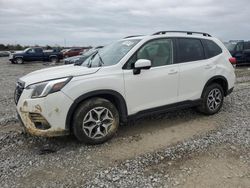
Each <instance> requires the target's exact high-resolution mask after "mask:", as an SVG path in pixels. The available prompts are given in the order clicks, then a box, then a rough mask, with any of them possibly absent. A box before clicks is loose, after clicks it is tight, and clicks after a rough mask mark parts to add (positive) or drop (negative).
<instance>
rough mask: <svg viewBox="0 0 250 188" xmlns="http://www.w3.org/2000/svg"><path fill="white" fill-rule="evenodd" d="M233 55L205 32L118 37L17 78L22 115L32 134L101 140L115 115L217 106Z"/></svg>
mask: <svg viewBox="0 0 250 188" xmlns="http://www.w3.org/2000/svg"><path fill="white" fill-rule="evenodd" d="M232 63H235V58H232V57H231V55H230V53H229V52H228V50H227V49H226V48H225V46H224V45H223V44H222V43H221V42H220V41H219V40H218V39H216V38H214V37H211V35H209V34H207V33H199V32H186V31H161V32H157V33H155V34H153V35H149V36H133V37H127V38H125V39H122V40H119V41H116V42H114V43H112V44H110V45H107V46H105V47H104V48H103V49H100V50H99V51H97V52H96V53H95V54H93V55H92V56H90V57H89V58H88V59H86V62H85V63H83V65H82V66H74V65H64V66H60V67H54V68H49V69H42V70H39V71H35V72H32V73H30V74H28V75H26V76H24V77H22V78H20V79H19V80H18V82H17V87H16V92H15V101H16V104H17V111H18V114H19V117H20V120H21V122H23V125H24V127H25V128H26V130H27V131H28V132H30V133H31V134H33V135H38V136H59V135H65V134H69V133H73V134H74V135H75V136H76V138H77V139H78V140H79V141H82V142H85V143H89V144H99V143H102V142H105V141H107V140H108V139H110V138H111V137H112V136H113V135H114V134H115V132H116V131H117V129H118V126H119V124H120V123H121V122H123V123H124V122H127V121H128V120H129V119H131V118H135V117H140V116H142V115H147V114H154V113H162V112H166V111H169V110H175V109H179V108H185V107H193V106H196V107H197V108H198V109H199V110H200V111H201V112H202V113H204V114H207V115H212V114H215V113H217V112H218V111H219V110H220V109H221V107H222V104H223V99H224V97H226V96H227V95H229V94H230V93H231V92H232V91H233V88H234V82H235V74H234V67H233V66H232Z"/></svg>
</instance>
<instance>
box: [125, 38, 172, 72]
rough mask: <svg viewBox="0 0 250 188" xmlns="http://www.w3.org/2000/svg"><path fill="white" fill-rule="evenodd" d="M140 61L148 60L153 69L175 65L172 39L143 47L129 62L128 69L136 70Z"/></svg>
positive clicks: (154, 41) (153, 42)
mask: <svg viewBox="0 0 250 188" xmlns="http://www.w3.org/2000/svg"><path fill="white" fill-rule="evenodd" d="M138 59H148V60H150V61H151V64H152V67H158V66H164V65H169V64H172V63H173V42H172V40H171V39H156V40H153V41H150V42H148V43H146V44H145V45H144V46H142V47H141V48H140V49H139V50H138V51H137V52H136V53H135V54H134V55H133V56H132V57H131V58H130V60H129V61H128V63H127V66H126V68H127V69H132V68H134V63H135V62H136V61H137V60H138Z"/></svg>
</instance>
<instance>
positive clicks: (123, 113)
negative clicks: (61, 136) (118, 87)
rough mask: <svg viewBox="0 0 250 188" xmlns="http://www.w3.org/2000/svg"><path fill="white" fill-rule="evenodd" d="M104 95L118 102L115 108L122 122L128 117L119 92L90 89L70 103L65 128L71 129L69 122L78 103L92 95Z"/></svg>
mask: <svg viewBox="0 0 250 188" xmlns="http://www.w3.org/2000/svg"><path fill="white" fill-rule="evenodd" d="M105 95H107V96H112V97H113V98H114V99H115V100H116V102H117V103H118V104H117V105H118V106H117V108H118V109H117V110H118V111H119V114H120V118H121V119H120V120H121V121H122V122H126V121H127V117H128V111H127V105H126V101H125V99H124V97H123V96H122V95H121V94H120V93H119V92H117V91H114V90H95V91H91V92H88V93H85V94H83V95H81V96H79V97H78V98H76V99H75V100H74V102H73V103H72V104H71V106H70V108H69V110H68V113H67V117H66V125H65V128H66V130H71V123H72V118H73V115H74V111H75V110H76V109H77V107H78V105H79V104H80V103H81V102H83V101H85V100H87V99H90V98H92V97H102V96H105ZM114 105H115V104H114Z"/></svg>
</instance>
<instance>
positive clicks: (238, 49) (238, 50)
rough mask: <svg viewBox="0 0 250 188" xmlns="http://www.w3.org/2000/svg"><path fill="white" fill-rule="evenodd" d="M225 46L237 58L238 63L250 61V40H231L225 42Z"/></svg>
mask: <svg viewBox="0 0 250 188" xmlns="http://www.w3.org/2000/svg"><path fill="white" fill-rule="evenodd" d="M225 46H226V47H227V49H228V50H229V52H230V53H231V55H232V56H233V57H235V58H236V61H237V65H239V64H249V63H250V41H243V40H231V41H229V42H228V43H225Z"/></svg>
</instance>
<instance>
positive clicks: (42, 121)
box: [17, 89, 72, 137]
mask: <svg viewBox="0 0 250 188" xmlns="http://www.w3.org/2000/svg"><path fill="white" fill-rule="evenodd" d="M31 92H32V91H31V90H27V89H24V91H23V93H22V95H21V97H20V99H19V101H18V103H17V112H18V116H19V119H20V121H21V123H22V124H23V126H24V128H25V130H26V131H27V132H28V133H30V134H32V135H35V136H44V137H54V136H62V135H67V134H69V130H67V129H66V126H65V125H66V116H67V112H68V109H69V107H70V105H71V104H72V100H71V99H70V98H69V97H67V96H66V95H65V94H64V93H63V92H61V91H59V92H56V93H52V94H50V95H48V96H47V97H43V98H36V99H32V98H30V96H31Z"/></svg>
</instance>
